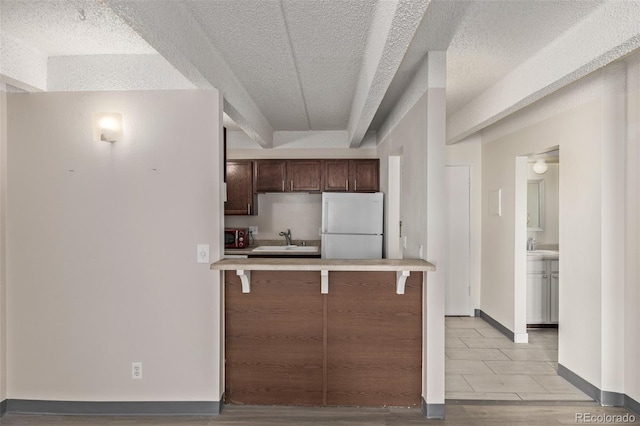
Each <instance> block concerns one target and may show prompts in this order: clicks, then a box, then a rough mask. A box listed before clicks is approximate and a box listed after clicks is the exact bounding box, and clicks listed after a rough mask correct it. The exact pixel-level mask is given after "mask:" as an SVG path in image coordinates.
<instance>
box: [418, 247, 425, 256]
mask: <svg viewBox="0 0 640 426" xmlns="http://www.w3.org/2000/svg"><path fill="white" fill-rule="evenodd" d="M418 257H419V258H420V259H422V258H424V253H423V250H422V244H420V249H419V250H418Z"/></svg>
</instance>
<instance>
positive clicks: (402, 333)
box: [327, 272, 422, 406]
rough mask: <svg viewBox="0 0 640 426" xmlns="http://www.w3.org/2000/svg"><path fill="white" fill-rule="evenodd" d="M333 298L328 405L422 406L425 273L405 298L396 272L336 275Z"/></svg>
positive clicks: (330, 306) (416, 278) (414, 279)
mask: <svg viewBox="0 0 640 426" xmlns="http://www.w3.org/2000/svg"><path fill="white" fill-rule="evenodd" d="M331 280H332V284H331V291H330V292H329V295H328V296H327V297H328V315H327V319H328V329H327V334H328V345H327V349H328V354H327V365H328V372H327V376H328V383H327V404H328V405H357V406H418V405H420V402H421V394H422V274H411V276H410V277H409V279H408V280H407V284H406V288H405V294H403V295H398V294H396V291H395V273H394V272H333V273H332V277H331Z"/></svg>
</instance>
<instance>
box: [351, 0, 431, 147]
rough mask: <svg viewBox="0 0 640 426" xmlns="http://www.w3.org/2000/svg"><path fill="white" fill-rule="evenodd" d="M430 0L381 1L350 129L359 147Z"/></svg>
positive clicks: (354, 143)
mask: <svg viewBox="0 0 640 426" xmlns="http://www.w3.org/2000/svg"><path fill="white" fill-rule="evenodd" d="M429 3H430V0H397V1H388V0H379V1H378V4H377V10H376V13H375V17H374V19H373V22H372V24H371V27H370V28H369V36H368V39H367V46H366V48H365V52H364V55H363V58H362V65H361V67H360V78H359V79H358V86H357V88H356V92H355V96H354V99H353V103H352V105H351V114H350V116H349V123H348V125H347V130H348V132H349V138H350V141H349V146H350V147H351V148H357V147H359V146H360V144H361V143H362V140H363V138H364V135H365V133H366V131H367V129H368V128H369V126H370V125H371V121H372V120H373V117H374V116H375V113H376V111H377V110H378V107H379V106H380V103H381V102H382V99H383V98H384V95H385V93H386V92H387V89H388V88H389V85H390V84H391V81H392V80H393V77H394V76H395V74H396V72H397V71H398V67H399V66H400V63H401V62H402V58H403V57H404V55H405V53H406V51H407V49H408V48H409V45H410V44H411V40H412V39H413V36H414V34H415V32H416V30H417V29H418V26H419V25H420V22H421V21H422V17H423V16H424V13H425V12H426V10H427V7H428V6H429Z"/></svg>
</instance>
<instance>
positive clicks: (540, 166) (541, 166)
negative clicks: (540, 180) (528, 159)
mask: <svg viewBox="0 0 640 426" xmlns="http://www.w3.org/2000/svg"><path fill="white" fill-rule="evenodd" d="M548 168H549V166H548V165H547V162H546V161H545V160H537V161H536V162H535V164H534V165H533V171H534V172H536V173H537V174H539V175H542V174H545V173H547V169H548Z"/></svg>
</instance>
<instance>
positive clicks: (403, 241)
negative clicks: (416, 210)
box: [402, 235, 407, 249]
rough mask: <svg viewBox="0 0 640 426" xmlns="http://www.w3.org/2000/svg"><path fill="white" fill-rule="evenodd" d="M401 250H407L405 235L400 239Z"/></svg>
mask: <svg viewBox="0 0 640 426" xmlns="http://www.w3.org/2000/svg"><path fill="white" fill-rule="evenodd" d="M402 248H403V249H406V248H407V236H406V235H404V236H403V237H402Z"/></svg>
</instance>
